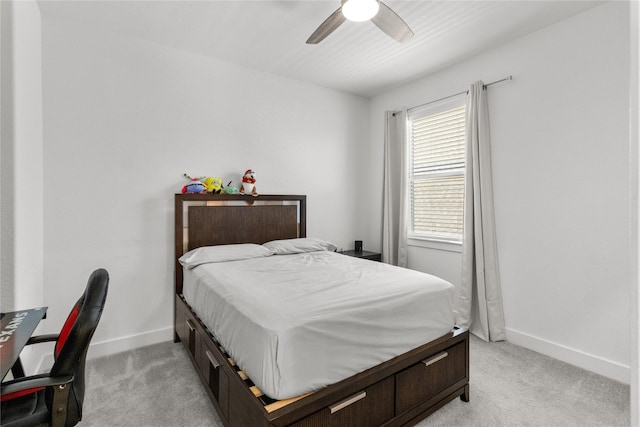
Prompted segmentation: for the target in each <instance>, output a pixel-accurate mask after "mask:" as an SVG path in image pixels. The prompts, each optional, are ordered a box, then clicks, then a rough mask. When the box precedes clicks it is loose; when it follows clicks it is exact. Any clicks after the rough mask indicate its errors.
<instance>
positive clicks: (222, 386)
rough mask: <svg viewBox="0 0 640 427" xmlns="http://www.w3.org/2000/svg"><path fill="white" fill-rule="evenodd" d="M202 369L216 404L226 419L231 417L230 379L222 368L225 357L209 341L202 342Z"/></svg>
mask: <svg viewBox="0 0 640 427" xmlns="http://www.w3.org/2000/svg"><path fill="white" fill-rule="evenodd" d="M202 343H203V345H202V348H201V350H202V351H201V354H200V369H201V371H202V375H203V378H204V380H205V382H206V385H207V386H208V388H209V390H210V391H211V394H213V398H214V400H215V402H216V403H217V404H218V407H219V408H220V411H221V412H222V414H223V415H224V417H225V418H227V419H228V417H229V377H228V376H227V373H226V372H225V371H224V369H223V368H222V365H223V364H224V363H225V361H224V356H222V355H221V354H220V352H219V351H218V349H217V348H215V347H214V346H213V345H212V344H211V343H209V342H208V340H206V339H203V340H202Z"/></svg>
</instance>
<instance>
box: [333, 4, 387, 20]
mask: <svg viewBox="0 0 640 427" xmlns="http://www.w3.org/2000/svg"><path fill="white" fill-rule="evenodd" d="M379 9H380V4H379V3H378V2H377V0H347V1H346V2H345V3H344V4H343V5H342V14H343V15H344V17H345V18H347V19H348V20H349V21H354V22H362V21H368V20H369V19H371V18H373V17H374V16H376V14H377V13H378V10H379Z"/></svg>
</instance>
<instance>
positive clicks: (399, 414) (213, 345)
mask: <svg viewBox="0 0 640 427" xmlns="http://www.w3.org/2000/svg"><path fill="white" fill-rule="evenodd" d="M295 237H306V196H296V195H294V196H280V195H260V196H257V197H252V196H239V195H209V194H176V195H175V292H176V295H175V323H174V326H175V329H174V331H175V333H174V341H176V342H178V341H182V343H183V344H184V346H185V348H186V349H187V353H188V355H189V358H190V359H191V362H192V363H193V365H194V368H195V370H196V372H197V373H198V375H199V377H200V379H201V381H202V383H203V384H204V386H205V389H206V390H207V393H208V394H209V397H210V398H211V401H212V402H213V405H214V406H215V408H216V411H217V412H218V415H219V416H220V419H221V420H222V422H223V424H224V425H225V426H227V427H249V426H250V427H262V426H264V427H267V426H269V427H271V426H272V427H281V426H295V427H303V426H309V427H320V426H340V427H344V426H409V425H414V424H415V423H417V422H418V421H420V420H422V419H423V418H426V417H427V416H428V415H430V414H431V413H433V412H435V411H436V410H437V409H439V408H440V407H442V406H444V405H445V404H446V403H448V402H450V401H451V400H453V399H455V398H456V397H458V396H459V397H460V398H461V399H462V400H463V401H465V402H467V401H468V400H469V332H468V331H467V330H466V329H455V330H454V331H452V332H451V333H448V334H446V335H444V336H442V337H440V338H438V339H436V340H433V341H431V342H429V343H427V344H424V345H422V346H420V347H418V348H415V349H413V350H411V351H409V352H407V353H404V354H401V355H400V356H397V357H395V358H393V359H391V360H389V361H386V362H384V363H382V364H380V365H378V366H376V367H373V368H371V369H368V370H366V371H364V372H361V373H359V374H356V375H354V376H352V377H350V378H347V379H345V380H343V381H340V382H338V383H336V384H332V385H330V386H328V387H326V388H324V389H321V390H318V391H316V392H313V393H309V394H307V395H304V396H300V397H297V398H294V399H288V400H285V401H274V400H272V399H269V398H268V397H267V396H264V395H262V393H261V392H260V391H259V390H258V389H257V388H256V387H255V386H254V385H253V383H252V382H251V380H250V379H249V378H247V377H246V375H244V372H243V371H241V370H240V369H239V367H237V366H235V364H234V363H233V360H232V359H231V358H230V357H229V355H228V354H227V353H226V352H225V350H224V349H223V348H222V347H221V346H220V345H219V344H218V343H217V341H216V340H215V339H214V338H213V336H212V334H211V333H210V331H209V330H208V329H207V327H206V326H205V325H204V324H203V323H202V322H201V321H200V319H199V318H198V316H197V315H196V314H195V313H194V312H193V311H192V310H191V308H190V307H189V305H188V304H187V303H186V302H185V300H184V297H183V296H182V267H181V266H180V264H179V263H178V258H179V257H180V256H181V255H182V254H184V253H185V252H187V251H188V250H191V249H194V248H196V247H200V246H209V245H221V244H233V243H258V244H262V243H265V242H267V241H270V240H275V239H287V238H295ZM371 262H374V261H371Z"/></svg>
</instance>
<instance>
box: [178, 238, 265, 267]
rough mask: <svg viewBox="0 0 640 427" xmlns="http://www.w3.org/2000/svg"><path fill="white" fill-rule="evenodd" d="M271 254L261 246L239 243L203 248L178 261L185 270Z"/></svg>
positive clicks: (194, 250) (192, 251) (187, 254)
mask: <svg viewBox="0 0 640 427" xmlns="http://www.w3.org/2000/svg"><path fill="white" fill-rule="evenodd" d="M271 255H273V252H272V251H270V250H269V249H267V248H265V247H264V246H262V245H256V244H254V243H241V244H237V245H219V246H203V247H201V248H196V249H193V250H191V251H189V252H187V253H186V254H184V255H182V256H181V257H180V258H179V259H178V261H180V264H182V266H183V267H184V268H186V269H187V270H190V269H192V268H194V267H197V266H198V265H200V264H206V263H210V262H224V261H238V260H241V259H249V258H261V257H265V256H271Z"/></svg>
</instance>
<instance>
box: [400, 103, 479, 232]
mask: <svg viewBox="0 0 640 427" xmlns="http://www.w3.org/2000/svg"><path fill="white" fill-rule="evenodd" d="M465 117H466V116H465V97H464V95H463V96H458V97H455V98H450V99H447V100H445V101H441V102H438V103H432V104H429V105H427V106H424V107H419V108H415V109H412V110H410V111H409V114H408V116H407V120H408V123H407V125H408V126H407V130H408V133H409V134H408V138H407V140H408V142H409V145H410V146H409V150H408V152H409V180H408V185H409V214H410V215H411V217H410V218H409V237H410V238H417V239H428V240H441V241H450V242H462V226H463V214H464V211H463V208H464V169H465Z"/></svg>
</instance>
